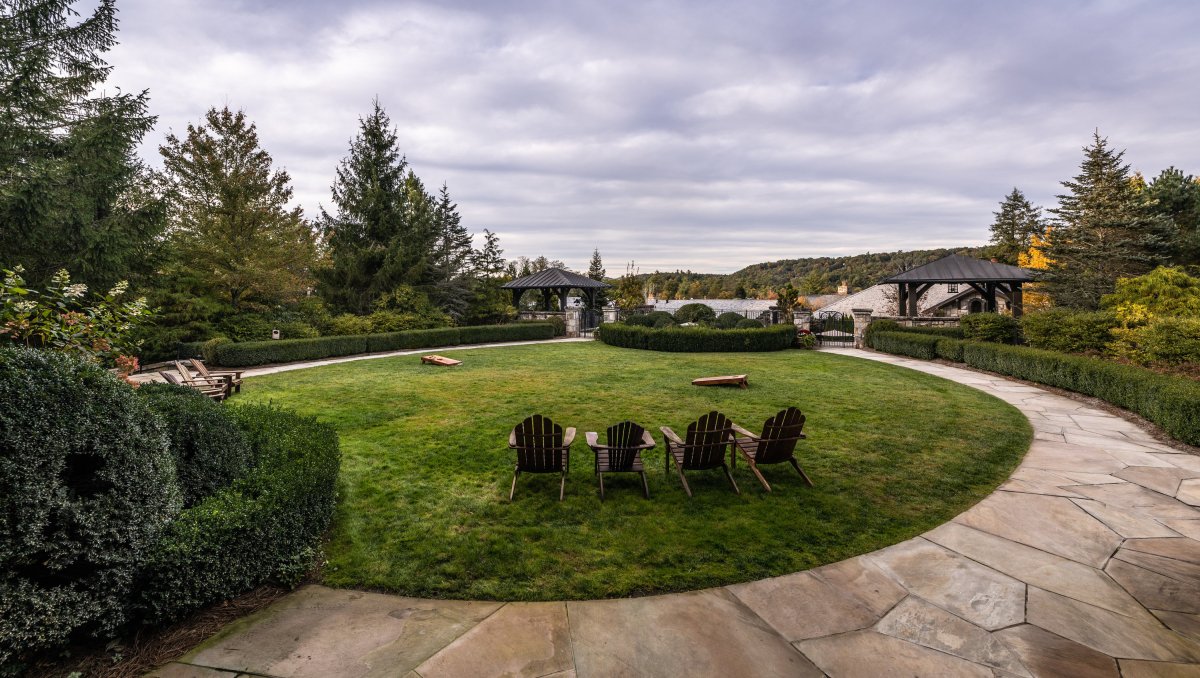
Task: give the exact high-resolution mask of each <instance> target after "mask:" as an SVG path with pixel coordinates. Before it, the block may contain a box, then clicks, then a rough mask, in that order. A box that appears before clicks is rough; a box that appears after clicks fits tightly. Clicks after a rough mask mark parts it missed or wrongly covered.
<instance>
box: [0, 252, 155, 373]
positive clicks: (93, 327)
mask: <svg viewBox="0 0 1200 678" xmlns="http://www.w3.org/2000/svg"><path fill="white" fill-rule="evenodd" d="M2 273H3V275H4V278H3V280H2V281H0V345H3V344H5V343H7V344H13V345H19V346H26V347H29V348H49V349H54V350H59V351H66V352H69V353H75V354H79V355H83V356H84V357H88V358H90V359H92V360H95V361H97V362H100V363H103V364H105V365H114V364H115V365H117V366H118V367H120V368H122V369H123V370H125V371H127V372H128V371H132V369H133V368H135V367H136V358H132V357H131V354H133V353H134V352H135V351H136V349H137V344H136V343H135V342H134V341H133V339H132V336H133V331H134V330H135V329H136V328H137V327H138V326H140V325H142V324H144V323H145V322H147V321H148V320H150V317H151V313H150V312H149V310H148V309H147V308H146V299H145V297H141V298H138V299H133V300H127V299H125V298H124V297H125V294H126V293H127V292H128V291H129V285H128V283H126V282H125V281H121V282H119V283H117V284H116V285H115V286H114V287H113V288H112V289H111V290H109V291H108V293H107V294H104V295H95V294H93V295H91V297H90V298H89V295H88V287H87V285H84V284H83V283H72V282H71V276H70V274H68V273H67V271H65V270H62V271H59V272H58V273H56V274H55V275H54V277H53V278H51V280H50V284H49V285H48V286H47V287H46V289H45V290H42V291H38V290H34V289H31V288H30V287H28V286H26V284H25V280H24V279H23V278H22V277H21V273H22V268H21V267H20V266H17V267H16V268H15V269H12V270H8V269H5V270H4V271H2Z"/></svg>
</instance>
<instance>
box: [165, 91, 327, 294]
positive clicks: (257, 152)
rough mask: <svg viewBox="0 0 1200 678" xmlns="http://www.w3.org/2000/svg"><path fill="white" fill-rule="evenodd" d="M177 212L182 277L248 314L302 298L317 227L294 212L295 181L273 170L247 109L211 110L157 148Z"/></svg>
mask: <svg viewBox="0 0 1200 678" xmlns="http://www.w3.org/2000/svg"><path fill="white" fill-rule="evenodd" d="M160 152H161V154H162V156H163V166H164V170H165V177H166V180H167V183H168V186H169V190H170V195H171V197H172V202H173V203H174V207H173V210H172V216H171V232H170V236H171V237H170V240H171V243H172V244H173V245H174V246H175V249H176V251H177V253H178V263H179V267H180V269H181V270H182V272H183V273H184V275H183V277H185V278H188V279H191V280H194V281H199V285H200V286H201V287H202V288H205V289H207V290H209V295H210V296H214V297H215V298H217V299H219V300H220V301H221V302H223V303H225V304H228V307H229V310H231V311H234V312H237V311H240V310H244V308H245V306H246V305H247V304H248V303H257V304H262V305H273V304H278V303H281V302H284V301H288V300H292V299H295V298H297V297H299V296H302V295H303V294H304V292H305V291H306V290H307V288H308V286H309V285H310V283H311V274H312V268H313V265H314V262H315V259H316V244H315V242H316V241H315V237H314V233H313V231H312V229H311V228H310V227H309V225H308V223H307V222H306V221H304V219H303V217H302V216H301V212H300V208H299V207H294V208H291V209H289V208H288V207H287V203H288V202H289V201H290V200H291V199H292V188H291V185H290V183H291V178H290V177H289V176H288V174H287V172H285V171H283V170H273V169H272V167H271V162H272V161H271V156H270V154H268V153H267V152H266V151H265V150H263V149H262V148H260V147H259V145H258V132H257V130H256V129H255V126H254V124H253V123H251V122H249V121H247V120H246V115H245V113H243V112H242V111H237V112H236V113H235V112H233V111H230V110H229V108H228V107H225V108H223V109H221V110H217V109H216V108H213V109H210V110H209V111H208V113H206V114H205V116H204V124H201V125H198V126H197V125H188V129H187V135H186V136H185V137H184V138H183V139H180V138H178V137H176V136H175V135H174V134H172V135H169V136H168V137H167V140H166V143H165V144H164V145H163V146H162V148H161V149H160Z"/></svg>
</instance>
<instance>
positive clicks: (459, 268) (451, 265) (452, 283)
mask: <svg viewBox="0 0 1200 678" xmlns="http://www.w3.org/2000/svg"><path fill="white" fill-rule="evenodd" d="M433 227H434V233H435V236H436V237H435V241H434V248H433V255H432V257H431V261H430V265H429V271H430V278H431V283H430V289H429V298H430V301H432V302H433V303H434V305H435V306H437V307H438V308H440V309H442V310H443V311H445V312H446V313H448V314H449V315H450V317H452V318H454V319H455V321H458V320H461V319H462V318H463V316H464V315H465V314H466V311H467V306H468V305H469V304H470V293H471V277H470V273H471V270H470V268H471V257H472V254H473V250H472V249H471V234H470V233H468V232H467V229H466V227H464V226H463V225H462V217H461V216H460V215H459V213H458V205H456V204H454V201H453V200H451V199H450V189H449V188H447V187H446V185H445V184H442V189H441V191H439V192H438V196H437V198H436V204H435V205H434V208H433Z"/></svg>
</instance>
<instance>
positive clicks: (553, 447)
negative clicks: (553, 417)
mask: <svg viewBox="0 0 1200 678" xmlns="http://www.w3.org/2000/svg"><path fill="white" fill-rule="evenodd" d="M574 441H575V429H574V428H568V429H567V430H566V432H565V433H564V432H563V427H561V426H559V425H558V424H556V423H554V422H553V421H550V419H549V418H548V417H543V416H542V415H540V414H535V415H533V416H532V417H529V418H527V419H525V421H522V422H521V423H519V424H517V425H516V427H515V428H513V430H512V432H511V433H509V434H508V446H509V447H510V448H512V449H514V450H516V452H517V465H516V468H515V469H514V471H513V481H512V489H511V490H509V493H508V500H509V501H512V498H513V495H515V494H516V492H517V478H518V477H519V476H520V475H521V473H522V472H525V473H559V474H562V480H561V482H559V485H558V500H559V501H562V500H563V493H564V492H565V491H566V487H567V473H568V472H569V471H570V462H571V443H573V442H574Z"/></svg>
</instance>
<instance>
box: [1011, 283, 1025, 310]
mask: <svg viewBox="0 0 1200 678" xmlns="http://www.w3.org/2000/svg"><path fill="white" fill-rule="evenodd" d="M1024 297H1025V295H1024V294H1023V293H1022V292H1021V283H1019V282H1015V283H1013V285H1012V315H1013V317H1014V318H1020V317H1021V314H1023V313H1024V312H1025V298H1024Z"/></svg>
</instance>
